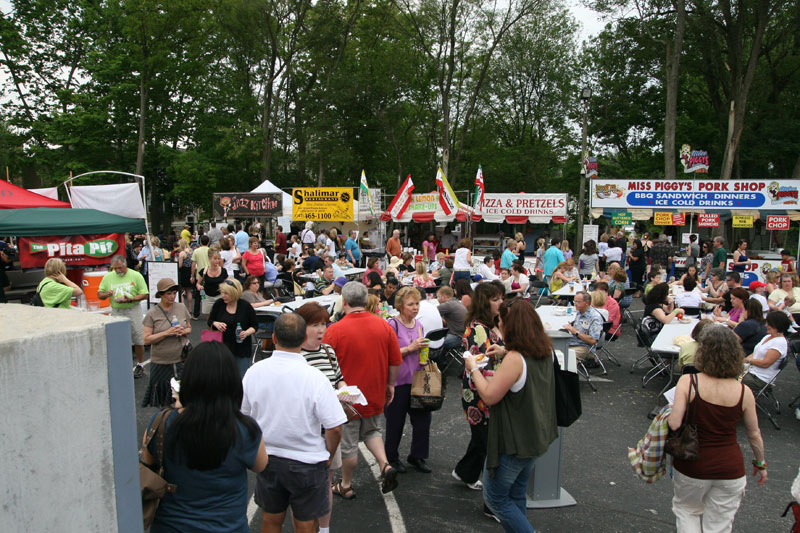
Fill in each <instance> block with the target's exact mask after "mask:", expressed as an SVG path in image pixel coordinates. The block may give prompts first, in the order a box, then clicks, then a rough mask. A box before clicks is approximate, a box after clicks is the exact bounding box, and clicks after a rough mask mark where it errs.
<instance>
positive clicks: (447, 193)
mask: <svg viewBox="0 0 800 533" xmlns="http://www.w3.org/2000/svg"><path fill="white" fill-rule="evenodd" d="M436 188H437V189H438V190H439V205H440V206H442V211H444V214H445V215H447V216H450V215H453V214H455V211H458V209H459V208H460V207H461V204H459V203H458V198H456V193H454V192H453V188H452V187H450V183H449V182H448V181H447V177H446V176H445V175H444V172H442V169H441V168H439V170H438V171H437V172H436Z"/></svg>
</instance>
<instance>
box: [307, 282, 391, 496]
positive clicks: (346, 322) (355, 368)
mask: <svg viewBox="0 0 800 533" xmlns="http://www.w3.org/2000/svg"><path fill="white" fill-rule="evenodd" d="M367 295H368V293H367V287H366V286H365V285H363V284H361V283H359V282H357V281H351V282H350V283H347V284H346V285H345V286H344V287H343V288H342V300H343V303H344V307H343V309H344V312H345V316H344V318H342V319H341V320H339V321H338V322H336V323H334V324H332V325H331V326H330V327H329V328H328V330H327V331H326V332H325V338H324V339H323V342H325V344H328V345H330V346H331V347H332V348H333V349H334V350H335V351H336V356H337V358H338V359H339V367H340V368H341V370H342V376H343V377H344V379H345V381H346V382H347V384H348V385H356V386H357V387H358V388H359V389H360V390H361V392H363V393H364V396H366V398H367V405H366V406H363V405H357V406H356V408H357V409H358V412H359V414H360V415H361V418H358V419H355V420H351V421H350V422H348V423H347V424H345V425H344V427H343V428H342V443H341V448H342V479H340V480H338V481H337V482H336V483H335V484H334V486H333V493H334V494H337V495H339V496H341V497H343V498H345V499H348V500H350V499H352V498H355V496H356V493H355V490H353V487H352V486H351V483H352V481H353V472H355V469H356V466H357V465H358V443H359V441H363V442H364V444H365V445H366V446H367V448H368V449H369V451H370V452H371V453H372V455H373V456H374V457H375V460H376V461H377V462H378V466H379V467H380V469H381V490H382V491H383V492H384V493H387V492H390V491H392V490H394V489H395V488H396V487H397V470H395V469H394V468H392V467H391V466H390V465H389V461H387V459H386V452H385V451H384V447H383V437H382V436H381V420H382V418H383V417H382V416H381V414H382V413H383V408H384V406H386V405H388V404H390V403H391V402H392V399H393V398H394V382H395V380H396V379H397V373H398V371H399V370H400V364H401V363H402V361H403V358H402V356H401V355H400V344H399V343H398V341H397V335H396V334H395V332H394V330H393V329H392V328H391V326H389V324H388V323H387V322H386V321H385V320H383V319H382V318H380V317H378V316H376V315H373V314H372V313H368V312H366V311H365V309H364V307H365V306H366V304H367Z"/></svg>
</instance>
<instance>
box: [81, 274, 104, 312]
mask: <svg viewBox="0 0 800 533" xmlns="http://www.w3.org/2000/svg"><path fill="white" fill-rule="evenodd" d="M106 274H108V270H103V271H99V272H84V273H83V282H82V284H83V296H84V297H85V298H86V307H89V308H91V307H108V306H109V305H110V303H111V300H109V299H108V298H106V299H105V300H101V299H100V298H98V297H97V291H98V289H99V288H100V282H101V281H103V276H105V275H106Z"/></svg>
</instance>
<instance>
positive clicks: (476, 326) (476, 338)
mask: <svg viewBox="0 0 800 533" xmlns="http://www.w3.org/2000/svg"><path fill="white" fill-rule="evenodd" d="M492 344H499V345H500V346H503V339H501V338H500V336H499V335H498V334H497V332H496V331H495V330H494V329H492V328H490V327H488V326H486V325H484V324H483V323H481V322H478V321H476V320H473V321H472V322H470V323H469V325H468V326H467V329H466V330H465V331H464V341H463V346H464V349H465V350H468V351H469V352H470V353H472V354H479V353H486V349H487V348H488V347H489V346H490V345H492ZM498 364H499V361H497V359H495V358H494V357H493V356H492V357H490V358H489V363H488V364H487V365H486V366H485V367H484V368H483V369H481V373H483V375H484V377H488V376H491V375H494V370H495V368H496V367H497V365H498ZM461 407H462V408H463V409H464V414H466V415H467V421H468V422H469V423H470V424H472V425H473V426H476V425H487V424H488V423H489V406H488V405H486V404H485V403H483V400H481V397H480V395H478V391H476V390H475V384H474V383H473V382H472V377H471V376H470V374H469V373H467V372H466V370H465V371H464V375H463V377H462V378H461Z"/></svg>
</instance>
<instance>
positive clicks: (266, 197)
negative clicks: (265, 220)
mask: <svg viewBox="0 0 800 533" xmlns="http://www.w3.org/2000/svg"><path fill="white" fill-rule="evenodd" d="M282 206H283V201H282V199H281V194H280V193H269V194H266V193H251V192H248V193H239V192H215V193H214V216H215V217H216V218H228V217H229V216H230V217H279V216H281V213H282V209H283V207H282Z"/></svg>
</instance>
